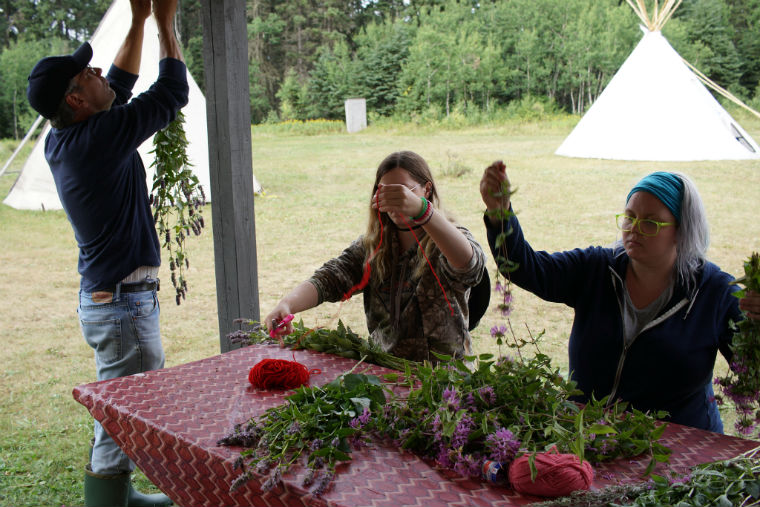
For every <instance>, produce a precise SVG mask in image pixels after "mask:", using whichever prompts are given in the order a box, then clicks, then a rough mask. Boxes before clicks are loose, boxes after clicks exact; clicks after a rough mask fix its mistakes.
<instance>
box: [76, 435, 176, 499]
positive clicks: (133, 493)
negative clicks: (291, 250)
mask: <svg viewBox="0 0 760 507" xmlns="http://www.w3.org/2000/svg"><path fill="white" fill-rule="evenodd" d="M94 443H95V439H94V438H93V439H92V440H91V441H90V452H89V457H90V461H92V446H93V444H94ZM88 474H89V475H90V476H95V477H121V475H124V476H126V477H127V493H126V500H125V501H124V502H123V503H114V504H110V503H93V504H89V503H87V482H88ZM130 475H131V474H128V473H126V472H125V473H124V474H120V475H117V476H110V475H105V476H104V475H99V474H96V473H94V472H93V471H92V469H91V468H90V465H87V467H86V468H85V491H84V503H85V507H96V506H104V507H105V506H111V505H118V506H122V505H123V506H125V507H168V506H169V505H172V501H171V499H170V498H169V497H168V496H166V495H164V494H163V493H153V494H145V493H140V492H139V491H137V490H136V489H135V488H134V486H132V481H131V480H130V477H129V476H130ZM90 481H93V479H90ZM93 494H94V493H93ZM119 494H121V493H119ZM120 499H121V497H119V498H118V500H120ZM93 501H94V500H93Z"/></svg>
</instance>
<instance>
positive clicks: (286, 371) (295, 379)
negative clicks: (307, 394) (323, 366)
mask: <svg viewBox="0 0 760 507" xmlns="http://www.w3.org/2000/svg"><path fill="white" fill-rule="evenodd" d="M320 373H322V370H320V369H319V368H312V369H311V370H310V369H308V368H307V367H306V366H304V365H303V364H301V363H299V362H298V361H296V355H295V353H293V360H292V361H288V360H287V359H271V358H265V359H262V360H261V361H259V362H258V363H256V364H255V365H254V366H253V368H251V370H250V371H249V372H248V381H249V382H250V383H251V384H252V385H253V386H254V387H258V388H259V389H295V388H296V387H301V386H302V385H304V384H306V383H308V382H309V377H310V376H311V375H317V374H320Z"/></svg>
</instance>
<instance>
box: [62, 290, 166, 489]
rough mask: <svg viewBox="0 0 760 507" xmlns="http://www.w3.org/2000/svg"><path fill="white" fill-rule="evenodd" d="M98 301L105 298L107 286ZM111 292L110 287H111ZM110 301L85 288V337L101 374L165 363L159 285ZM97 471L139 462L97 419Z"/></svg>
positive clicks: (116, 374)
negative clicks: (120, 446) (160, 325)
mask: <svg viewBox="0 0 760 507" xmlns="http://www.w3.org/2000/svg"><path fill="white" fill-rule="evenodd" d="M94 294H97V296H98V298H97V301H103V300H104V299H106V300H107V299H109V298H104V297H103V294H104V293H102V292H98V293H94ZM106 294H108V293H106ZM110 299H111V300H110V301H109V302H95V301H93V293H89V292H82V291H80V292H79V308H78V309H77V313H78V314H79V322H80V325H81V328H82V335H83V336H84V339H85V341H86V342H87V343H88V344H89V345H90V347H92V348H93V350H94V351H95V367H96V369H97V375H98V380H106V379H112V378H116V377H123V376H126V375H132V374H134V373H140V372H144V371H148V370H155V369H158V368H163V366H164V349H163V346H162V345H161V330H160V328H159V323H158V317H159V314H160V308H159V304H158V296H157V294H156V291H155V290H152V291H143V292H129V293H119V292H118V291H117V292H116V293H115V294H113V295H112V297H111V298H110ZM91 466H92V471H93V472H95V473H98V474H104V475H111V474H119V473H123V472H131V471H132V470H134V468H135V464H134V463H133V462H132V460H130V459H129V458H128V457H127V455H126V454H124V452H123V451H122V450H121V449H120V448H119V446H118V445H116V442H114V441H113V440H112V439H111V437H109V436H108V434H107V433H106V432H105V430H103V427H102V426H101V425H100V423H99V422H98V421H95V445H94V446H93V450H92V463H91Z"/></svg>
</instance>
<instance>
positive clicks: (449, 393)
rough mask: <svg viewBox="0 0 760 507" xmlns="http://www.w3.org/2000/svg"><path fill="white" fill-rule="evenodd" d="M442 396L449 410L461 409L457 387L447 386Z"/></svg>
mask: <svg viewBox="0 0 760 507" xmlns="http://www.w3.org/2000/svg"><path fill="white" fill-rule="evenodd" d="M441 397H442V399H443V402H444V403H446V405H447V406H448V408H449V410H451V411H453V412H456V411H457V410H459V393H457V390H456V388H454V387H447V388H446V389H444V390H443V395H442V396H441Z"/></svg>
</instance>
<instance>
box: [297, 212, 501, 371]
mask: <svg viewBox="0 0 760 507" xmlns="http://www.w3.org/2000/svg"><path fill="white" fill-rule="evenodd" d="M458 229H459V230H460V231H462V233H463V234H464V235H465V236H466V237H467V239H468V240H469V241H470V244H471V245H472V250H473V255H472V258H471V259H470V263H469V265H467V266H465V267H464V268H463V269H461V270H456V269H454V268H452V267H451V265H450V264H449V262H448V261H447V260H446V257H444V255H443V254H442V253H441V252H440V251H438V250H436V251H435V252H434V254H433V255H432V256H431V257H430V263H431V264H432V265H433V269H435V272H436V273H437V274H438V277H439V278H440V280H441V284H442V285H443V288H444V289H445V290H446V296H447V297H448V300H449V303H451V309H453V315H452V310H451V309H449V305H448V304H447V303H446V298H444V295H443V292H442V291H441V288H440V287H439V286H438V282H437V281H436V279H435V276H434V274H433V273H432V271H431V270H430V268H429V267H428V266H426V267H425V270H424V271H423V273H422V275H421V276H419V277H415V276H414V274H413V270H414V266H415V265H416V262H415V261H416V259H417V256H418V255H421V253H420V252H419V246H417V245H416V244H415V245H414V246H413V247H412V248H410V249H409V250H408V251H406V252H401V253H399V250H400V248H399V242H398V237H397V236H396V235H395V234H394V235H392V238H393V244H392V245H391V252H393V256H394V257H393V261H392V263H391V269H390V270H389V271H390V272H389V273H386V275H385V276H384V278H383V280H378V279H377V277H373V276H370V281H369V284H368V285H367V287H365V289H364V291H363V294H364V311H365V313H366V316H367V328H368V330H369V339H370V341H373V342H375V343H377V344H379V345H380V346H381V347H382V349H383V350H385V351H387V352H390V353H391V354H394V355H396V356H399V357H404V358H407V359H411V360H415V361H422V360H431V361H433V362H436V359H435V356H432V355H431V354H430V352H431V351H435V352H437V353H439V354H448V355H452V356H456V357H462V356H463V355H465V354H470V353H471V338H470V333H469V331H468V330H467V327H468V322H469V310H468V306H467V300H468V298H469V295H470V288H471V287H473V286H475V285H476V284H477V283H478V282H479V281H480V279H481V277H482V276H483V270H484V269H485V264H486V256H485V254H484V253H483V249H482V248H481V246H480V245H479V244H478V242H477V241H475V239H474V238H473V237H472V234H470V231H468V230H467V229H465V228H464V227H458ZM364 259H365V249H364V245H363V244H362V237H361V236H360V237H359V238H358V239H357V240H355V241H354V242H353V243H351V245H350V246H349V247H348V248H346V249H345V250H344V251H343V253H341V254H340V256H338V257H336V258H334V259H332V260H330V261H328V262H326V263H325V264H324V265H323V266H322V267H321V268H319V269H318V270H317V271H316V272H315V273H314V275H312V277H311V278H310V279H309V282H311V283H312V284H313V285H314V286H315V287H316V289H317V293H318V294H319V303H320V304H321V303H322V302H324V301H330V302H335V301H340V299H341V298H342V297H343V294H345V293H346V292H347V291H348V290H349V289H350V288H351V287H353V286H354V285H356V284H357V283H359V282H360V280H361V278H362V274H363V270H364Z"/></svg>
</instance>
